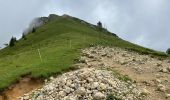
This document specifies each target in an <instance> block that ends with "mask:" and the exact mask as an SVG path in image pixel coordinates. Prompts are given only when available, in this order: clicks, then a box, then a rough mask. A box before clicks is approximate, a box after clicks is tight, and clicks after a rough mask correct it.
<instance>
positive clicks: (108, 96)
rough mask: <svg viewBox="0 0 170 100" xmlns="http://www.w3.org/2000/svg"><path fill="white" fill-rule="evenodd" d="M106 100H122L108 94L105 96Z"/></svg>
mask: <svg viewBox="0 0 170 100" xmlns="http://www.w3.org/2000/svg"><path fill="white" fill-rule="evenodd" d="M106 100H122V99H121V98H118V97H116V96H114V95H113V94H109V95H107V97H106Z"/></svg>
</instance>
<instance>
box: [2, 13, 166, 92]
mask: <svg viewBox="0 0 170 100" xmlns="http://www.w3.org/2000/svg"><path fill="white" fill-rule="evenodd" d="M42 20H43V22H44V23H43V25H42V26H40V27H38V28H36V30H35V32H30V33H29V34H27V35H26V38H25V39H20V40H19V41H18V42H17V43H16V44H15V46H14V47H6V48H5V49H3V50H0V91H3V90H4V89H5V88H7V87H8V86H10V85H11V84H12V83H15V82H17V80H20V78H21V76H25V75H30V76H31V77H34V78H48V77H49V76H51V75H54V74H61V73H62V72H65V71H68V70H72V69H74V68H73V67H71V66H72V65H73V64H74V63H75V61H76V59H77V57H79V56H80V51H81V49H83V48H86V47H90V46H94V45H103V46H116V47H120V48H126V49H130V50H133V51H137V52H139V53H143V54H152V55H159V56H166V55H165V54H163V53H160V52H156V51H153V50H150V49H147V48H144V47H141V46H138V45H135V44H132V43H130V42H127V41H124V40H122V39H120V38H118V37H117V36H116V35H115V34H113V33H110V32H108V31H107V30H106V29H102V31H101V29H99V28H98V27H97V26H95V25H91V24H89V23H87V22H85V21H82V20H80V19H77V18H74V17H71V16H68V15H64V16H57V15H50V16H49V17H43V18H42Z"/></svg>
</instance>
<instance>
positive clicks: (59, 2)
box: [0, 0, 170, 51]
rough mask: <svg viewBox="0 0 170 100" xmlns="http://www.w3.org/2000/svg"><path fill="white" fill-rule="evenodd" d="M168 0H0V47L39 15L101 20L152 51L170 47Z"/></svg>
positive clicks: (19, 33) (94, 22)
mask: <svg viewBox="0 0 170 100" xmlns="http://www.w3.org/2000/svg"><path fill="white" fill-rule="evenodd" d="M169 5H170V0H90V1H89V0H0V47H2V46H3V44H4V43H8V41H9V39H10V38H11V37H12V36H15V37H20V36H21V34H22V32H23V30H24V29H25V28H26V27H28V25H29V23H30V22H31V21H32V19H34V18H35V17H38V16H48V15H49V14H51V13H53V14H58V15H62V14H69V15H71V16H75V17H78V18H81V19H83V20H86V21H88V22H90V23H93V24H96V23H97V22H98V21H99V20H100V21H102V22H103V23H104V24H105V26H107V28H108V29H109V30H110V31H112V32H114V33H116V34H117V35H118V36H119V37H121V38H123V39H125V40H128V41H131V42H133V43H136V44H139V45H142V46H146V47H149V48H152V49H155V50H160V51H165V50H166V49H167V48H168V47H170V20H169V19H170V6H169Z"/></svg>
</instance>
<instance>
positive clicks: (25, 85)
mask: <svg viewBox="0 0 170 100" xmlns="http://www.w3.org/2000/svg"><path fill="white" fill-rule="evenodd" d="M42 84H43V82H42V80H39V79H33V78H31V77H24V78H22V79H21V80H20V81H19V82H18V83H16V84H13V85H12V86H10V87H9V89H7V90H6V91H4V92H3V93H2V95H0V100H18V97H20V96H21V95H24V94H25V93H28V92H30V91H32V90H34V89H37V88H40V87H41V86H42Z"/></svg>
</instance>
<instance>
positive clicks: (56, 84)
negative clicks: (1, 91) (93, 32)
mask: <svg viewBox="0 0 170 100" xmlns="http://www.w3.org/2000/svg"><path fill="white" fill-rule="evenodd" d="M75 66H77V67H78V68H79V69H78V70H76V71H72V72H68V73H65V74H62V75H60V76H57V77H55V78H53V77H51V78H50V81H48V82H45V84H44V86H43V87H42V88H40V89H37V90H34V91H32V92H30V93H28V94H25V95H24V96H23V97H20V100H105V99H108V98H112V99H113V100H170V61H169V60H168V59H158V58H153V57H150V56H149V55H140V54H138V53H135V52H130V51H127V50H123V49H119V48H109V47H101V46H97V47H91V48H87V49H85V50H83V51H82V56H81V58H80V59H79V61H78V63H77V64H76V65H75ZM112 99H111V100H112ZM108 100H110V99H108Z"/></svg>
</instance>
